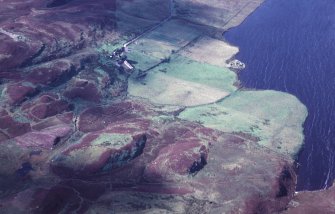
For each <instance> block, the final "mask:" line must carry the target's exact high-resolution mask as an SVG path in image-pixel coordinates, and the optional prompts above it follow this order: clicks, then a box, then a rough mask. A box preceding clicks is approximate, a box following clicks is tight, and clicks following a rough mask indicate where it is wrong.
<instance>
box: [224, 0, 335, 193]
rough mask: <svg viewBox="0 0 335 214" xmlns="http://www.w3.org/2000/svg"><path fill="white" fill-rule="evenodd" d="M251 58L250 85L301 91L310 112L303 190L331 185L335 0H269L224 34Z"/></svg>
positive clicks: (302, 158) (334, 170)
mask: <svg viewBox="0 0 335 214" xmlns="http://www.w3.org/2000/svg"><path fill="white" fill-rule="evenodd" d="M224 37H225V39H226V40H227V41H228V42H229V43H231V44H233V45H236V46H238V47H239V48H240V52H239V53H238V54H237V56H236V58H237V59H239V60H241V61H242V62H244V63H246V69H245V70H243V71H242V72H241V73H240V75H239V78H240V80H241V82H242V85H243V86H245V87H247V88H257V89H274V90H279V91H284V92H288V93H291V94H293V95H295V96H297V97H298V98H299V99H300V100H301V102H303V103H304V104H305V105H306V106H307V108H308V113H309V116H308V118H307V120H306V121H305V124H304V134H305V146H304V149H303V151H302V152H301V154H300V155H299V159H298V162H299V166H300V167H299V172H298V173H299V177H298V187H297V188H298V190H315V189H322V188H326V187H327V186H330V185H331V184H332V183H333V180H334V177H335V111H334V107H335V96H334V93H335V2H334V1H332V0H324V1H312V0H306V1H302V0H292V1H285V0H267V1H266V2H265V3H263V4H262V5H261V6H260V7H259V8H258V9H257V10H256V11H255V12H254V13H253V14H252V15H250V16H249V17H248V18H247V19H246V20H245V21H244V22H243V23H242V24H241V25H240V26H238V27H236V28H233V29H231V30H229V31H228V32H227V33H225V34H224Z"/></svg>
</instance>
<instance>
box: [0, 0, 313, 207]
mask: <svg viewBox="0 0 335 214" xmlns="http://www.w3.org/2000/svg"><path fill="white" fill-rule="evenodd" d="M171 2H173V3H175V5H170V3H171ZM195 2H196V1H195ZM257 2H259V1H254V2H253V8H254V6H255V5H257ZM188 3H189V1H185V2H181V1H160V0H148V1H143V0H134V1H107V0H106V1H104V0H102V1H93V0H83V1H66V0H49V1H42V0H33V1H18V0H11V1H9V0H4V1H1V3H0V6H1V7H0V14H2V17H1V18H0V40H1V43H0V77H1V80H0V90H1V92H2V93H1V94H0V95H1V99H0V121H1V122H0V163H1V164H0V197H1V199H0V212H1V213H27V212H28V213H75V212H77V213H85V212H86V213H108V212H116V213H134V212H136V213H148V212H152V213H159V212H164V213H275V212H279V211H283V210H284V209H285V208H286V206H287V205H288V203H289V201H291V200H292V197H296V196H294V188H295V183H296V174H295V172H294V168H293V159H292V157H291V156H289V155H286V154H287V153H288V154H290V155H291V153H293V150H294V149H292V145H291V144H290V142H293V141H294V142H296V143H297V144H299V145H300V143H301V139H302V136H301V135H300V133H298V134H296V132H299V131H301V130H300V128H301V122H302V120H303V119H304V117H305V116H306V115H305V109H304V108H303V106H302V105H301V104H300V103H299V102H298V101H297V100H296V99H294V98H293V97H291V96H288V95H285V96H284V95H283V94H280V93H274V92H244V93H242V92H239V91H237V90H238V87H237V84H236V74H235V73H233V72H232V71H230V70H228V69H227V68H223V67H224V66H225V65H226V62H225V61H226V60H227V59H228V58H230V57H229V56H230V55H231V54H232V53H236V51H237V49H236V48H233V47H230V46H229V45H228V44H226V43H224V42H223V41H220V40H218V39H214V38H210V37H209V36H210V35H214V34H213V32H212V31H213V29H212V28H208V27H206V26H214V27H217V24H218V23H219V22H218V20H217V19H215V20H211V19H208V20H207V19H206V20H205V19H201V20H198V19H195V17H194V16H193V15H194V14H193V12H194V11H197V10H198V9H199V8H198V7H196V5H195V4H194V5H193V8H194V7H195V9H194V11H193V12H192V11H190V12H192V13H189V14H185V13H184V12H185V11H184V9H183V8H184V6H185V5H188ZM221 3H222V2H220V5H219V6H220V7H223V6H224V4H223V3H222V4H221ZM227 3H228V1H227ZM245 3H246V1H244V0H243V1H242V0H241V1H238V2H237V3H231V2H230V1H229V4H227V5H226V6H227V7H226V8H225V9H226V10H228V11H229V13H227V14H228V15H229V16H225V17H231V16H230V15H232V14H233V13H235V12H236V11H238V10H239V9H242V8H241V7H243V6H245V5H246V4H245ZM203 4H206V5H208V3H203ZM244 9H245V8H244ZM244 9H243V10H244ZM171 10H172V12H173V14H170V12H171ZM186 12H187V11H186ZM214 12H215V13H213V14H216V12H217V10H215V11H214ZM244 12H245V11H244ZM170 15H171V17H173V18H172V19H171V20H170V19H166V18H168V17H170ZM205 15H210V14H205ZM171 17H170V18H171ZM180 17H182V18H183V20H181V19H180ZM244 17H245V15H244ZM204 18H206V17H205V16H204ZM162 20H165V21H166V22H163V24H161V25H160V26H156V25H157V24H158V23H159V22H160V21H162ZM239 20H241V19H239ZM208 21H209V22H208ZM212 21H213V22H215V23H214V24H211V23H210V22H212ZM227 21H228V20H227ZM191 22H192V23H191ZM194 23H198V24H199V23H200V24H203V25H201V26H199V25H197V24H194ZM153 26H156V28H153ZM219 27H220V26H219ZM224 28H225V27H224ZM147 29H155V30H154V31H152V32H149V33H147V34H145V36H144V37H142V38H141V40H140V41H139V42H138V43H132V44H131V45H130V46H131V47H134V49H135V50H133V52H132V53H129V54H128V55H129V62H131V63H133V64H134V66H135V67H137V68H143V70H145V69H146V70H148V71H149V70H150V72H152V73H149V72H148V71H147V72H148V73H145V72H144V75H143V76H142V77H141V78H142V79H141V78H137V77H136V75H137V74H136V73H135V74H132V75H131V74H129V73H125V72H123V71H122V70H119V69H117V68H116V67H115V66H113V63H112V62H111V61H110V58H109V54H110V52H112V51H113V50H114V49H115V48H116V47H118V46H122V45H123V43H122V42H123V41H120V40H123V39H124V38H126V39H127V40H128V39H131V38H134V37H136V35H138V33H140V32H143V31H146V30H147ZM204 34H206V36H203V35H204ZM207 43H211V44H212V45H214V46H215V45H218V46H219V47H222V48H223V49H224V50H225V51H227V53H225V54H222V55H218V56H217V57H211V59H208V58H206V54H205V55H202V54H200V53H199V50H200V49H204V53H214V51H213V50H212V49H213V47H214V46H213V47H212V46H207ZM177 52H178V53H177ZM215 52H219V50H215ZM170 56H171V57H170ZM129 79H130V81H128V80H129ZM152 80H159V81H152ZM174 80H176V81H174ZM128 83H129V85H128ZM134 85H135V86H134ZM128 86H129V88H128ZM177 86H187V87H186V88H187V90H185V89H186V88H183V87H179V88H177V89H176V87H177ZM139 88H140V89H141V90H137V89H139ZM128 89H129V90H128ZM142 89H143V90H142ZM188 89H189V90H188ZM128 92H129V94H128ZM209 94H210V95H212V96H211V97H210V98H209V99H208V95H209ZM264 94H265V95H264ZM132 95H134V96H138V97H142V98H146V99H147V100H143V99H141V98H137V97H134V96H132ZM200 95H201V96H200ZM228 95H229V96H228ZM274 95H276V96H274ZM247 98H248V99H247ZM269 98H272V99H273V100H272V101H273V105H270V104H268V103H266V101H267V99H269ZM219 99H223V100H221V101H220V102H219V103H217V104H213V103H212V102H216V101H218V100H219ZM150 101H152V102H153V103H155V104H152V103H150ZM209 103H211V104H209ZM167 104H168V105H167ZM170 104H171V105H170ZM200 104H201V105H203V106H201V107H199V106H197V105H200ZM248 104H249V105H248ZM279 104H280V105H279ZM251 105H252V107H251ZM274 105H277V106H278V105H279V106H280V109H281V111H280V112H279V114H278V111H277V109H276V111H273V110H272V108H273V107H274ZM184 106H196V107H192V108H190V107H188V108H186V107H184ZM269 109H270V110H271V111H270V110H269ZM297 112H300V113H299V114H298V113H297ZM218 120H220V121H218ZM234 122H236V123H234ZM287 124H288V125H287ZM276 133H277V134H276ZM278 133H279V134H278ZM288 136H294V139H293V138H292V139H291V140H288ZM297 144H294V148H296V145H297ZM290 145H291V147H290ZM279 147H280V148H279ZM290 152H291V153H290ZM293 200H296V199H293ZM297 200H298V199H297ZM299 200H300V199H299Z"/></svg>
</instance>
